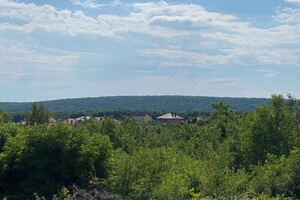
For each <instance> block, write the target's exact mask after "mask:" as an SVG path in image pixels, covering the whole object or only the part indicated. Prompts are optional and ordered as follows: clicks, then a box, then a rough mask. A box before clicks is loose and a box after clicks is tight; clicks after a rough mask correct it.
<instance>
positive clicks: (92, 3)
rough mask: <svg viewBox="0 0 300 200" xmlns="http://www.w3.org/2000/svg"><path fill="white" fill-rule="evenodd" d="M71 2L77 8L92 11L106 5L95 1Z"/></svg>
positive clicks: (76, 0) (78, 0)
mask: <svg viewBox="0 0 300 200" xmlns="http://www.w3.org/2000/svg"><path fill="white" fill-rule="evenodd" d="M71 2H72V3H73V4H74V5H76V6H82V7H84V8H90V9H99V8H102V7H103V6H105V4H100V3H97V2H95V1H93V0H84V1H80V0H71Z"/></svg>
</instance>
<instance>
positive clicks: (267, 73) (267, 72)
mask: <svg viewBox="0 0 300 200" xmlns="http://www.w3.org/2000/svg"><path fill="white" fill-rule="evenodd" d="M255 71H257V72H259V73H262V74H263V76H264V77H266V78H271V77H275V76H278V75H280V73H279V72H274V71H270V70H266V69H257V70H255Z"/></svg>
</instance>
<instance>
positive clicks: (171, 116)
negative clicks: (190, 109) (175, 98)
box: [156, 113, 184, 124]
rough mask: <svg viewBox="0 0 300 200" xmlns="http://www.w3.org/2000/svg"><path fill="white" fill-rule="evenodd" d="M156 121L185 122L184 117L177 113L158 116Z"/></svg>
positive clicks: (163, 122)
mask: <svg viewBox="0 0 300 200" xmlns="http://www.w3.org/2000/svg"><path fill="white" fill-rule="evenodd" d="M156 121H157V122H158V123H160V124H168V123H181V122H184V118H183V117H181V116H179V115H177V114H176V113H167V114H165V115H162V116H159V117H157V118H156Z"/></svg>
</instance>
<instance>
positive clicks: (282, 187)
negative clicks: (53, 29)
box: [0, 95, 300, 200]
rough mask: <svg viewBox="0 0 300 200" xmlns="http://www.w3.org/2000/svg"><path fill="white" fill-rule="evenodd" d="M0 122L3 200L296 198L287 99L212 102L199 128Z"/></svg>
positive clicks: (298, 116)
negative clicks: (251, 107) (234, 105)
mask: <svg viewBox="0 0 300 200" xmlns="http://www.w3.org/2000/svg"><path fill="white" fill-rule="evenodd" d="M5 115H6V114H5V113H3V112H1V113H0V121H1V123H0V194H1V198H4V197H7V198H8V199H72V198H73V197H74V195H78V194H81V195H82V196H83V193H85V194H86V195H91V196H90V199H92V195H96V194H97V195H100V196H101V198H102V199H193V200H196V199H299V198H300V126H299V125H300V123H299V122H300V111H299V107H298V102H297V100H296V99H294V98H293V97H291V96H289V97H288V99H285V98H284V97H283V96H282V95H273V96H272V98H271V99H270V100H269V101H268V103H266V104H264V105H261V106H258V107H257V108H256V110H255V111H254V112H250V113H243V114H239V113H236V112H235V111H234V110H232V109H231V107H230V105H228V104H226V103H224V102H221V101H218V102H215V103H213V104H212V111H211V113H210V114H209V116H208V117H207V118H206V119H205V122H204V123H201V124H197V123H191V122H190V123H182V124H168V125H152V124H144V125H139V124H136V123H135V122H134V121H133V120H132V119H131V118H125V119H124V120H123V122H122V124H116V123H115V122H114V120H113V119H112V118H106V119H104V120H102V121H101V122H97V121H92V120H91V121H86V122H83V123H79V124H76V125H74V126H69V125H67V124H64V123H58V124H55V125H48V124H39V123H32V124H31V125H28V126H17V125H14V124H13V123H11V122H9V121H7V120H6V117H5ZM74 188H75V189H74ZM76 188H77V189H76ZM99 198H100V197H99ZM99 198H98V199H99ZM101 198H100V199H101ZM73 199H75V198H73ZM77 199H78V198H77ZM95 199H96V197H95Z"/></svg>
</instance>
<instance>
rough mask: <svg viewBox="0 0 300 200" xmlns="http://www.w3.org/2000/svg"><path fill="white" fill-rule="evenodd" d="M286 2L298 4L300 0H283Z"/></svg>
mask: <svg viewBox="0 0 300 200" xmlns="http://www.w3.org/2000/svg"><path fill="white" fill-rule="evenodd" d="M285 1H286V2H288V3H296V4H297V3H299V4H300V0H285Z"/></svg>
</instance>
